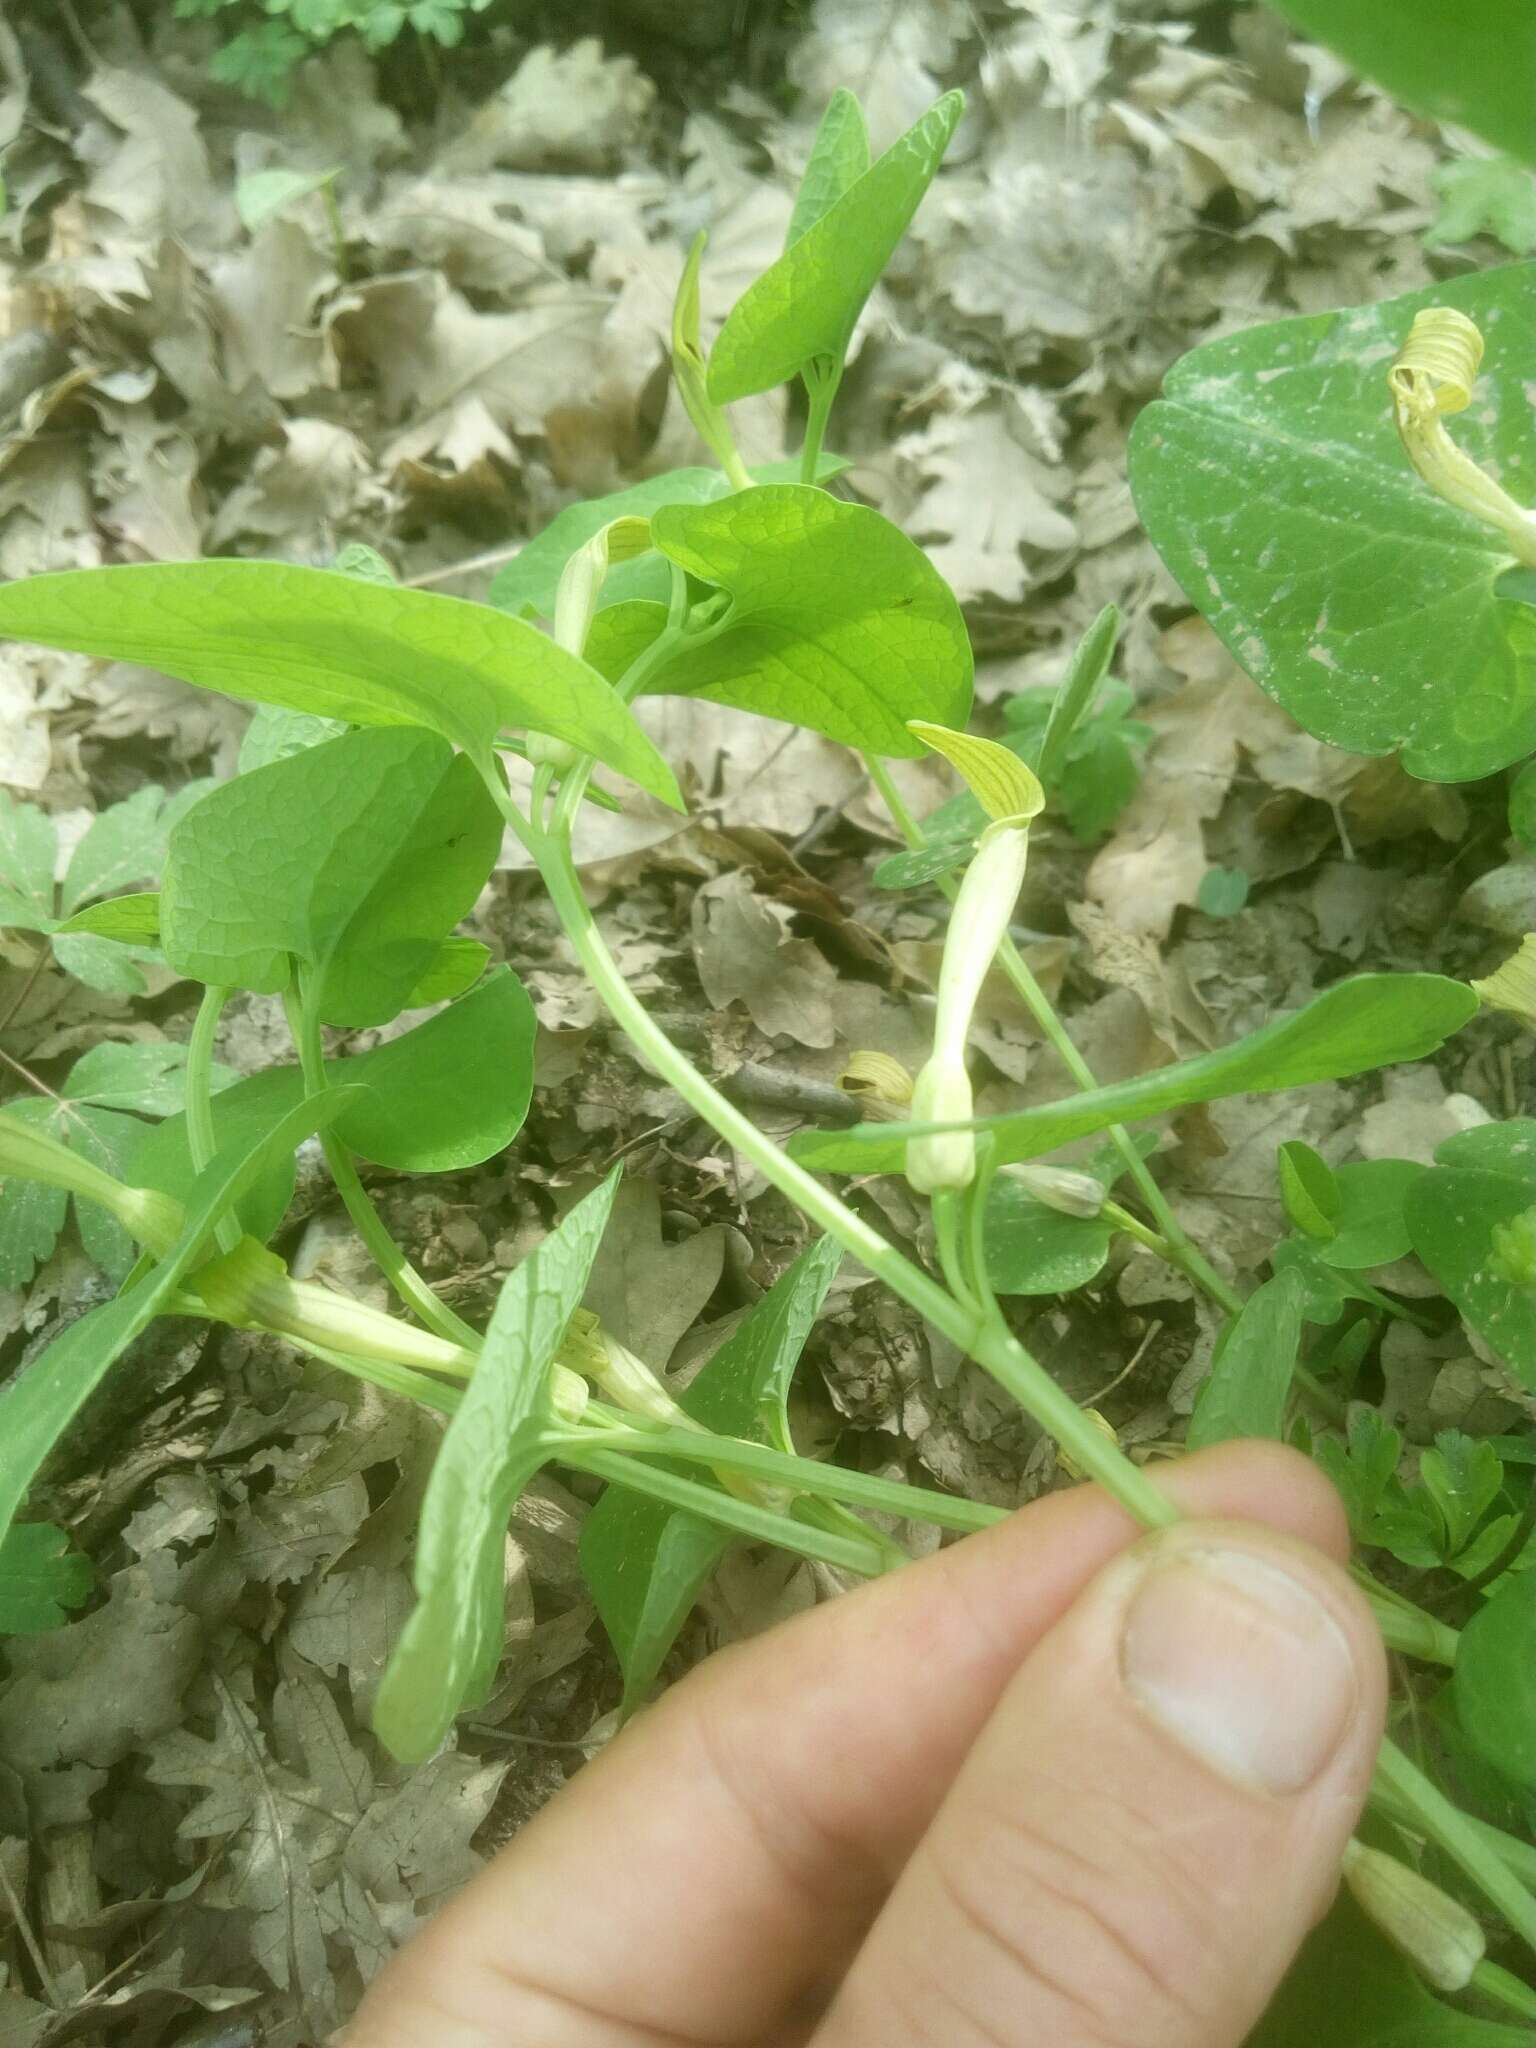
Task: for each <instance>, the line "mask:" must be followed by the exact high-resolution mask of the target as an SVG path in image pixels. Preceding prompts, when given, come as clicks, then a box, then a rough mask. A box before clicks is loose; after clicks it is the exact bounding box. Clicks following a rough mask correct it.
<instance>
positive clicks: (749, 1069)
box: [720, 1060, 863, 1129]
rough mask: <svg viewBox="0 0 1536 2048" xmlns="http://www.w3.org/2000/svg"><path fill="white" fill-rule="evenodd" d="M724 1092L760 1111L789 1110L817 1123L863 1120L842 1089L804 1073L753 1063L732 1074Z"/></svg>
mask: <svg viewBox="0 0 1536 2048" xmlns="http://www.w3.org/2000/svg"><path fill="white" fill-rule="evenodd" d="M720 1088H721V1092H722V1093H723V1094H725V1095H730V1096H733V1097H735V1099H736V1100H737V1101H739V1102H751V1103H755V1104H756V1105H757V1106H758V1108H760V1109H788V1110H792V1111H793V1112H794V1113H795V1115H797V1116H803V1117H808V1118H814V1119H815V1121H816V1122H817V1123H824V1124H839V1125H841V1126H842V1127H843V1128H844V1129H846V1128H847V1126H848V1125H849V1124H856V1123H860V1122H862V1121H863V1118H862V1115H861V1113H860V1110H859V1105H858V1103H857V1102H855V1101H854V1100H853V1099H852V1097H851V1096H847V1095H845V1094H844V1093H843V1091H842V1089H841V1088H834V1087H832V1086H831V1085H830V1083H828V1082H826V1081H810V1080H807V1079H806V1078H805V1076H804V1075H803V1074H784V1073H780V1072H779V1071H778V1069H777V1068H774V1067H759V1066H756V1065H754V1064H753V1063H752V1062H751V1061H750V1060H749V1061H748V1062H747V1063H746V1064H745V1065H744V1066H740V1067H738V1068H737V1069H736V1071H735V1073H734V1074H728V1075H726V1077H725V1078H724V1079H723V1080H722V1081H721V1083H720Z"/></svg>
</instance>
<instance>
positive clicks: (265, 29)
mask: <svg viewBox="0 0 1536 2048" xmlns="http://www.w3.org/2000/svg"><path fill="white" fill-rule="evenodd" d="M490 4H491V0H261V7H260V10H259V11H258V9H257V8H256V6H254V5H253V4H252V0H176V15H177V18H178V19H179V20H182V21H186V20H203V19H215V20H218V21H219V22H220V23H221V24H224V25H226V26H230V27H232V28H233V29H234V33H233V34H232V35H231V37H230V39H229V41H228V42H226V43H224V44H222V45H221V47H220V48H219V49H218V51H217V52H216V53H215V55H214V58H213V63H212V67H211V69H212V72H213V76H214V77H215V78H216V79H217V80H218V81H219V83H220V84H221V85H232V86H235V87H236V88H238V90H239V91H241V92H243V93H246V94H248V95H249V96H250V98H252V99H255V100H265V101H266V103H267V105H268V106H272V107H281V106H285V105H286V104H287V100H288V94H289V91H290V89H291V86H292V82H293V71H294V67H295V66H296V65H297V64H299V63H301V62H302V61H303V59H304V58H305V57H308V56H311V55H312V54H313V53H314V52H315V51H316V50H320V49H323V48H324V47H325V45H326V44H327V43H328V42H330V41H331V40H332V38H333V37H335V36H338V35H341V34H343V33H344V32H347V31H350V32H352V33H353V34H356V35H357V36H359V37H361V39H362V42H363V46H364V48H365V49H368V50H383V49H387V48H388V47H389V45H390V44H391V43H393V42H395V41H397V40H398V39H399V37H400V36H401V35H403V34H404V33H405V31H406V30H407V29H411V30H414V32H415V33H416V34H417V35H418V36H421V37H423V38H424V39H425V40H426V41H428V42H432V43H437V44H439V45H440V46H441V47H442V48H444V49H452V48H454V47H455V46H456V45H457V44H458V43H460V42H462V41H463V39H464V31H465V27H466V26H467V17H468V16H469V15H471V14H481V13H483V12H484V11H485V9H486V8H487V7H488V6H489V5H490Z"/></svg>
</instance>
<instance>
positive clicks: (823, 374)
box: [800, 363, 843, 484]
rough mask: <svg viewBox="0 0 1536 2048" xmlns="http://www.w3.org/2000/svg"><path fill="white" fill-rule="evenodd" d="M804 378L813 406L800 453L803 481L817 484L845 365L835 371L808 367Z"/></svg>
mask: <svg viewBox="0 0 1536 2048" xmlns="http://www.w3.org/2000/svg"><path fill="white" fill-rule="evenodd" d="M804 375H805V393H806V397H807V399H808V400H809V406H808V409H807V412H806V416H805V442H804V445H803V446H802V448H801V450H800V481H801V483H803V484H813V483H815V481H816V470H817V466H818V464H819V463H820V461H821V444H822V442H823V441H824V440H825V439H826V434H827V421H828V419H829V418H830V417H831V413H832V404H833V401H834V399H835V398H836V397H837V387H838V386H839V384H841V383H842V381H843V366H842V364H841V363H839V364H838V365H837V367H836V369H834V370H827V369H826V368H824V367H823V368H816V369H811V368H808V369H807V370H806V371H805V373H804Z"/></svg>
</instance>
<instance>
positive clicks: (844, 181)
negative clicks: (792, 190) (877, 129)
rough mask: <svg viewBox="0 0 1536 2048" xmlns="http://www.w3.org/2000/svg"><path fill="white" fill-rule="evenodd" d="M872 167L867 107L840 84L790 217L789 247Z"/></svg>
mask: <svg viewBox="0 0 1536 2048" xmlns="http://www.w3.org/2000/svg"><path fill="white" fill-rule="evenodd" d="M868 169H869V130H868V129H867V128H866V127H865V125H864V109H863V108H862V107H861V106H860V105H859V103H858V101H857V99H856V98H855V97H854V95H853V94H852V93H851V92H849V90H848V89H847V87H846V86H842V85H840V86H839V87H838V89H837V91H836V92H835V93H833V95H832V97H831V99H829V100H828V101H827V111H826V112H825V113H824V114H823V115H822V117H821V126H820V127H819V128H818V129H817V130H816V140H815V141H814V142H813V143H812V145H811V154H810V157H809V158H808V159H807V162H806V166H805V170H804V172H803V174H802V175H801V179H800V190H799V191H798V192H797V193H796V195H795V210H794V212H793V213H792V214H791V215H790V217H789V229H788V232H787V233H786V234H785V237H784V246H785V248H786V249H792V248H793V247H794V246H795V244H796V242H798V241H799V239H800V237H801V236H802V235H803V234H804V233H805V231H806V230H807V228H813V227H814V226H815V225H816V223H817V221H819V220H820V219H821V217H822V215H823V214H824V213H826V212H827V211H828V210H829V209H830V208H831V207H833V206H835V205H836V204H837V202H838V200H839V199H841V198H842V196H843V194H844V193H845V192H846V191H847V190H848V188H849V187H850V186H851V185H855V184H857V183H858V181H859V179H860V178H862V177H863V175H864V173H865V172H866V171H867V170H868Z"/></svg>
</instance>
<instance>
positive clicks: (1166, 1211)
mask: <svg viewBox="0 0 1536 2048" xmlns="http://www.w3.org/2000/svg"><path fill="white" fill-rule="evenodd" d="M862 758H863V761H864V766H865V768H866V769H867V770H868V772H869V778H870V780H871V782H873V784H874V785H875V788H876V789H877V790H878V791H879V792H880V797H881V801H882V802H883V803H884V805H885V807H886V809H887V810H888V811H889V812H890V814H891V818H892V820H893V822H894V823H895V826H896V829H897V830H898V831H899V832H900V834H901V836H902V838H903V839H904V840H905V841H906V843H907V845H908V846H909V847H910V848H911V849H912V851H913V852H914V853H916V852H920V851H921V850H922V848H923V847H925V846H926V845H927V844H928V835H927V834H926V833H925V832H924V830H923V828H922V826H921V825H920V824H919V823H918V821H917V819H916V818H914V817H913V815H912V813H911V811H910V810H909V809H908V808H907V805H906V802H905V800H904V799H903V797H902V794H901V791H900V790H899V789H898V788H897V787H896V783H895V781H894V779H893V777H892V775H891V772H890V770H889V769H888V768H887V767H886V765H885V763H884V762H883V761H882V760H880V759H879V758H878V756H876V755H874V754H865V755H864V756H863V757H862ZM938 883H939V887H940V889H942V890H943V892H944V894H945V896H946V897H947V898H948V899H949V901H950V902H951V903H952V902H953V901H954V899H955V893H956V892H955V883H954V882H953V880H952V879H951V878H950V877H949V876H948V875H941V876H940V877H939V878H938ZM997 964H998V966H999V967H1001V969H1002V970H1003V972H1004V974H1006V975H1007V977H1008V979H1009V980H1010V981H1011V982H1012V983H1013V986H1014V988H1015V989H1016V990H1017V991H1018V993H1019V997H1020V999H1021V1000H1022V1002H1023V1004H1024V1007H1025V1008H1026V1009H1027V1010H1028V1011H1029V1013H1030V1015H1031V1016H1032V1017H1033V1018H1034V1020H1035V1023H1036V1024H1037V1025H1038V1026H1039V1028H1040V1031H1041V1033H1042V1034H1043V1036H1044V1037H1045V1039H1046V1041H1047V1043H1048V1044H1049V1045H1050V1046H1051V1047H1052V1048H1053V1050H1054V1051H1055V1053H1056V1056H1057V1058H1058V1059H1059V1060H1060V1061H1061V1063H1062V1065H1063V1066H1064V1067H1065V1068H1066V1070H1067V1072H1068V1073H1069V1074H1070V1075H1071V1077H1072V1079H1073V1081H1074V1082H1075V1083H1076V1084H1077V1086H1078V1087H1079V1088H1080V1089H1083V1090H1084V1091H1086V1090H1088V1089H1091V1088H1097V1086H1098V1085H1099V1084H1098V1082H1097V1081H1096V1080H1095V1079H1094V1075H1093V1069H1092V1068H1091V1067H1090V1066H1089V1064H1088V1062H1087V1061H1086V1060H1085V1059H1084V1058H1083V1056H1082V1054H1081V1053H1080V1052H1079V1051H1078V1049H1077V1047H1076V1046H1075V1045H1074V1044H1073V1043H1072V1040H1071V1037H1070V1036H1069V1035H1068V1032H1067V1028H1066V1026H1065V1025H1064V1024H1063V1023H1062V1021H1061V1019H1060V1018H1059V1017H1058V1016H1057V1014H1056V1010H1055V1007H1054V1005H1053V1004H1052V1002H1051V999H1050V997H1049V996H1048V995H1047V994H1046V992H1045V990H1044V989H1043V988H1042V987H1041V986H1040V984H1039V982H1038V981H1037V980H1036V979H1035V977H1034V974H1033V972H1032V971H1031V969H1030V966H1029V963H1028V961H1027V960H1026V959H1025V958H1024V956H1023V954H1022V953H1021V952H1020V951H1019V949H1018V947H1017V946H1016V945H1015V944H1014V943H1013V941H1012V939H1004V941H1003V943H1002V945H1001V946H999V948H998V950H997ZM1105 1135H1106V1136H1107V1137H1108V1139H1109V1141H1110V1143H1111V1144H1112V1145H1113V1146H1114V1148H1115V1150H1116V1152H1117V1153H1118V1154H1119V1155H1120V1158H1121V1160H1122V1162H1123V1163H1124V1166H1125V1170H1126V1172H1127V1173H1128V1174H1129V1175H1130V1177H1131V1179H1132V1180H1133V1181H1134V1182H1135V1183H1136V1186H1137V1189H1138V1190H1139V1192H1140V1194H1141V1197H1142V1200H1143V1201H1144V1202H1145V1203H1146V1205H1147V1207H1148V1208H1149V1209H1150V1210H1151V1211H1152V1214H1153V1215H1154V1217H1156V1219H1157V1226H1158V1229H1159V1230H1160V1231H1161V1233H1162V1240H1163V1247H1162V1249H1161V1251H1160V1256H1161V1257H1163V1258H1165V1259H1167V1260H1168V1262H1169V1264H1170V1265H1173V1266H1176V1267H1177V1268H1178V1269H1179V1270H1180V1271H1181V1272H1182V1273H1185V1274H1187V1275H1188V1277H1189V1278H1190V1279H1191V1280H1192V1281H1193V1282H1194V1283H1195V1285H1196V1286H1197V1287H1199V1288H1200V1289H1201V1291H1202V1292H1203V1293H1205V1294H1208V1295H1209V1296H1210V1298H1211V1299H1212V1301H1214V1302H1216V1303H1217V1305H1218V1306H1219V1307H1221V1308H1224V1309H1225V1310H1226V1312H1227V1314H1228V1315H1236V1314H1237V1312H1238V1310H1239V1309H1240V1308H1241V1307H1242V1305H1243V1303H1242V1297H1241V1296H1240V1295H1239V1294H1238V1293H1237V1292H1236V1291H1235V1290H1234V1289H1233V1288H1231V1287H1229V1286H1228V1285H1227V1283H1226V1281H1225V1280H1223V1279H1222V1277H1221V1275H1220V1274H1219V1273H1218V1272H1217V1271H1216V1269H1215V1268H1214V1267H1213V1266H1212V1265H1211V1263H1210V1261H1209V1260H1208V1259H1207V1258H1206V1257H1205V1256H1204V1254H1203V1253H1202V1252H1201V1251H1200V1250H1199V1249H1198V1248H1197V1247H1196V1246H1195V1245H1194V1244H1193V1243H1192V1241H1191V1240H1190V1238H1189V1236H1188V1235H1187V1234H1186V1232H1185V1230H1184V1227H1183V1225H1182V1224H1181V1223H1180V1222H1179V1219H1178V1217H1177V1216H1175V1215H1174V1213H1173V1209H1172V1206H1171V1205H1170V1203H1169V1201H1168V1197H1167V1196H1166V1195H1165V1194H1164V1193H1163V1191H1162V1189H1161V1188H1160V1187H1159V1186H1158V1184H1157V1179H1156V1177H1155V1175H1154V1174H1153V1173H1152V1171H1151V1169H1150V1168H1149V1167H1148V1165H1147V1162H1146V1161H1145V1160H1144V1159H1143V1158H1142V1156H1141V1152H1140V1150H1139V1148H1138V1147H1137V1145H1136V1142H1135V1140H1134V1139H1133V1138H1132V1136H1131V1134H1130V1132H1129V1131H1128V1130H1127V1129H1126V1128H1125V1126H1124V1125H1123V1124H1111V1125H1110V1126H1109V1127H1108V1130H1107V1131H1106V1133H1105Z"/></svg>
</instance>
